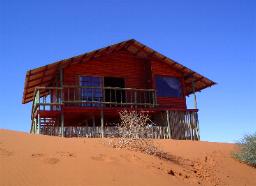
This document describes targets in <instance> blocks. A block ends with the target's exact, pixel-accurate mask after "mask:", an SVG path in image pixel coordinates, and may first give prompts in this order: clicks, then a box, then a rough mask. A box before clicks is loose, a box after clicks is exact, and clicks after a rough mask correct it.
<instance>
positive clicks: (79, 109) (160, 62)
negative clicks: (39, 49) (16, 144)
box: [22, 39, 215, 140]
mask: <svg viewBox="0 0 256 186" xmlns="http://www.w3.org/2000/svg"><path fill="white" fill-rule="evenodd" d="M214 84H215V82H213V81H211V80H209V79H208V78H206V77H204V76H202V75H200V74H198V73H197V72H195V71H193V70H190V69H189V68H187V67H185V66H183V65H181V64H179V63H177V62H175V61H174V60H172V59H170V58H168V57H166V56H164V55H162V54H160V53H159V52H157V51H155V50H153V49H151V48H149V47H147V46H146V45H144V44H142V43H140V42H138V41H136V40H134V39H132V40H128V41H124V42H121V43H117V44H114V45H110V46H107V47H105V48H101V49H98V50H94V51H92V52H88V53H85V54H82V55H79V56H75V57H71V58H69V59H65V60H61V61H58V62H55V63H52V64H48V65H45V66H42V67H39V68H36V69H32V70H28V71H27V73H26V79H25V87H24V92H23V99H22V103H23V104H25V103H29V102H32V110H31V133H37V134H44V135H54V136H64V137H108V136H113V135H116V136H118V132H117V126H116V125H115V124H114V123H117V122H118V120H119V114H118V113H119V112H120V111H121V110H136V111H141V112H145V113H147V114H148V115H149V117H150V119H151V120H152V122H153V123H154V125H152V126H151V130H149V131H151V132H149V134H148V135H147V136H148V137H149V138H172V139H192V140H199V139H200V134H199V122H198V109H197V103H196V95H195V93H196V92H198V91H201V90H203V89H205V88H207V87H210V86H212V85H214ZM191 94H192V95H193V96H194V102H195V107H194V108H193V109H188V108H187V105H186V96H189V95H191Z"/></svg>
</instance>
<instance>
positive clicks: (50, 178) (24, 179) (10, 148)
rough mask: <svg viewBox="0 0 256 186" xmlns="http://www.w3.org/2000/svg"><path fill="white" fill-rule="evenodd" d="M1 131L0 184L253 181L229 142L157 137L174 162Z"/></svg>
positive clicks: (255, 175) (81, 141)
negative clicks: (234, 154)
mask: <svg viewBox="0 0 256 186" xmlns="http://www.w3.org/2000/svg"><path fill="white" fill-rule="evenodd" d="M105 141H106V139H85V138H60V137H50V136H41V135H32V134H26V133H22V132H14V131H8V130H0V185H1V186H5V185H8V186H9V185H15V186H16V185H33V186H37V185H50V186H54V185H58V186H65V185H68V186H71V185H72V186H73V185H88V186H104V185H116V186H128V185H131V186H132V185H139V186H144V185H145V186H151V185H154V186H158V185H159V186H165V185H166V186H167V185H168V186H170V185H239V186H240V185H247V186H248V185H256V169H254V168H252V167H250V166H247V165H244V164H242V163H239V162H238V161H236V160H234V159H232V158H231V156H230V153H231V152H232V151H233V150H234V149H235V146H234V145H233V144H224V143H210V142H193V141H175V140H155V143H156V144H158V146H159V147H160V148H161V149H162V150H164V151H166V152H168V153H170V154H171V155H173V156H174V157H175V158H174V159H173V161H167V160H160V159H158V158H157V157H153V156H149V155H146V154H142V153H140V152H133V151H128V150H124V149H114V148H112V147H109V146H107V145H106V144H105Z"/></svg>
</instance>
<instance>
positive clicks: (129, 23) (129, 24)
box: [0, 0, 256, 142]
mask: <svg viewBox="0 0 256 186" xmlns="http://www.w3.org/2000/svg"><path fill="white" fill-rule="evenodd" d="M255 2H256V1H253V0H252V1H249V0H243V1H242V0H241V1H238V0H230V1H228V0H215V1H210V0H207V1H205V0H201V1H198V0H195V1H190V0H177V1H174V0H170V1H167V0H165V1H164V0H163V1H161V0H155V1H150V0H145V1H139V0H134V1H132V0H127V1H124V0H102V1H96V0H91V1H86V0H72V1H71V0H70V1H64V0H63V1H54V0H44V1H32V0H31V1H27V0H22V1H21V0H16V1H13V0H0V64H1V66H0V68H1V73H0V82H1V84H0V85H1V91H0V94H1V96H0V103H1V104H0V117H1V121H0V128H7V129H13V130H21V131H29V128H30V111H31V104H26V105H22V104H21V100H22V94H23V88H24V87H23V86H24V79H25V73H26V71H27V70H29V69H32V68H35V67H39V66H42V65H45V64H48V63H52V62H55V61H57V60H60V59H63V58H68V57H72V56H74V55H78V54H81V53H84V52H87V51H90V50H93V49H97V48H99V47H103V46H107V45H109V44H112V43H116V42H120V41H123V40H127V39H130V38H134V39H137V40H138V41H140V42H142V43H144V44H146V45H148V46H150V47H152V48H154V49H155V50H157V51H159V52H161V53H162V54H164V55H166V56H168V57H170V58H172V59H174V60H176V61H178V62H180V63H182V64H184V65H185V66H187V67H189V68H191V69H193V70H195V71H197V72H199V73H201V74H203V75H205V76H206V77H209V78H210V79H212V80H214V81H216V82H217V83H218V85H216V86H214V87H212V88H208V89H205V90H204V91H202V92H201V93H199V94H198V106H199V109H200V112H199V114H200V115H199V119H200V126H201V128H200V129H201V137H202V140H208V141H225V142H232V141H235V140H237V139H239V138H240V137H242V136H243V135H244V134H247V133H252V132H255V131H256V98H255V96H256V15H255V14H256V3H255ZM190 99H191V98H190ZM189 105H191V106H192V104H191V103H190V101H189Z"/></svg>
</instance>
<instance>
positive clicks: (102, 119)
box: [100, 109, 104, 138]
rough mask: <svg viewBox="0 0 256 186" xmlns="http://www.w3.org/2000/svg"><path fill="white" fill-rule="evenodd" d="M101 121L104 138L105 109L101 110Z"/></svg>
mask: <svg viewBox="0 0 256 186" xmlns="http://www.w3.org/2000/svg"><path fill="white" fill-rule="evenodd" d="M100 123H101V137H102V138H104V113H103V109H101V111H100Z"/></svg>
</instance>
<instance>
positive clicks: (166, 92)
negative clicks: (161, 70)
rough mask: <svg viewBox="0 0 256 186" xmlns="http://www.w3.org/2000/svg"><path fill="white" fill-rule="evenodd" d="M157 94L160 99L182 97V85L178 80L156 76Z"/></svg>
mask: <svg viewBox="0 0 256 186" xmlns="http://www.w3.org/2000/svg"><path fill="white" fill-rule="evenodd" d="M156 92H157V96H159V97H181V95H182V92H181V84H180V81H179V79H178V78H175V77H165V76H156Z"/></svg>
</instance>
